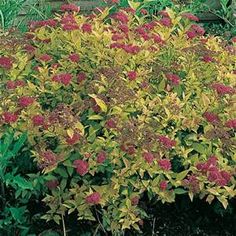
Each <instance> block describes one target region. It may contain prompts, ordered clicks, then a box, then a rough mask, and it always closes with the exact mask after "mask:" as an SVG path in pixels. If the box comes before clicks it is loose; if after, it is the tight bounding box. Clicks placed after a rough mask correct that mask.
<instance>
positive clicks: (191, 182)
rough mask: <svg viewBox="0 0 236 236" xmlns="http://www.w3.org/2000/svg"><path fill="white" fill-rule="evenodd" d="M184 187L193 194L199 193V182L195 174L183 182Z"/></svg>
mask: <svg viewBox="0 0 236 236" xmlns="http://www.w3.org/2000/svg"><path fill="white" fill-rule="evenodd" d="M183 186H184V187H187V188H189V190H190V191H191V192H193V193H197V192H199V180H198V179H197V177H196V176H195V175H193V174H191V175H188V177H187V179H184V180H183Z"/></svg>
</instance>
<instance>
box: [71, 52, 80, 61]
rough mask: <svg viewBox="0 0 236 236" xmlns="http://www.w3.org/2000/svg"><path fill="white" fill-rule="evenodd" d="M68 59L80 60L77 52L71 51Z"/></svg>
mask: <svg viewBox="0 0 236 236" xmlns="http://www.w3.org/2000/svg"><path fill="white" fill-rule="evenodd" d="M69 59H70V61H71V62H74V63H78V62H79V60H80V56H79V55H78V54H77V53H72V54H70V55H69Z"/></svg>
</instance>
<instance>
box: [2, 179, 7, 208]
mask: <svg viewBox="0 0 236 236" xmlns="http://www.w3.org/2000/svg"><path fill="white" fill-rule="evenodd" d="M1 193H2V210H4V208H5V205H6V192H5V187H4V183H3V181H1Z"/></svg>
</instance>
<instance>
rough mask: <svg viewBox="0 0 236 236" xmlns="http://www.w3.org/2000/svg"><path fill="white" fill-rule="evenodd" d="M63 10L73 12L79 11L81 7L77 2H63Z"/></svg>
mask: <svg viewBox="0 0 236 236" xmlns="http://www.w3.org/2000/svg"><path fill="white" fill-rule="evenodd" d="M61 11H72V12H79V11H80V7H79V6H77V5H75V4H63V5H62V6H61Z"/></svg>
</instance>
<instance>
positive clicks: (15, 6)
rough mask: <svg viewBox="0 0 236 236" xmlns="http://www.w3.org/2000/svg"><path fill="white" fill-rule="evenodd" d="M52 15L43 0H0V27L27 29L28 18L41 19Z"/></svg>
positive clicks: (4, 28) (49, 7) (4, 29)
mask: <svg viewBox="0 0 236 236" xmlns="http://www.w3.org/2000/svg"><path fill="white" fill-rule="evenodd" d="M51 15H52V8H51V6H50V5H49V4H48V3H46V1H45V0H0V29H1V30H2V31H6V30H8V29H9V28H11V27H17V28H18V29H19V30H20V31H26V30H27V22H29V21H30V20H42V19H46V18H49V17H50V16H51Z"/></svg>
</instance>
